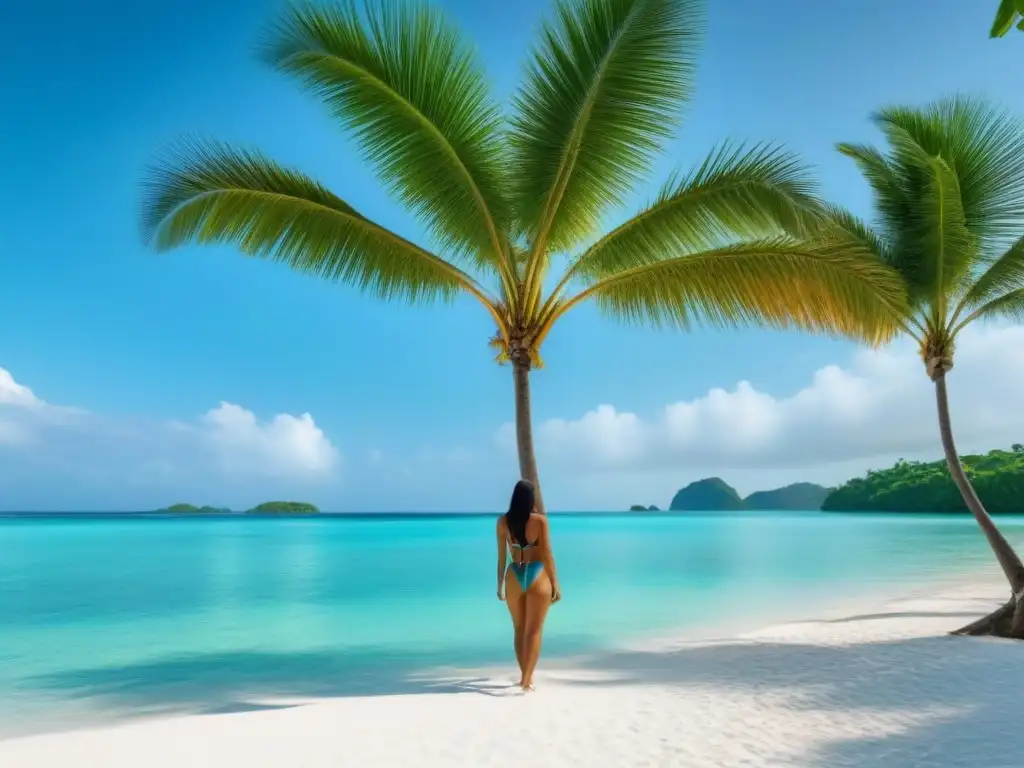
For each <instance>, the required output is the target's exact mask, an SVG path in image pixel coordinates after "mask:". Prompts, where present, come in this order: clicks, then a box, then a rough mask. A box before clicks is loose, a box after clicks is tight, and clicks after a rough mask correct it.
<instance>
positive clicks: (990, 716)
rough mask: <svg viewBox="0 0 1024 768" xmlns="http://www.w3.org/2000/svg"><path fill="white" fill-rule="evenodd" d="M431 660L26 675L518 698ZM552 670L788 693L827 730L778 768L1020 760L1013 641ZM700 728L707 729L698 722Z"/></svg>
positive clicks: (310, 693)
mask: <svg viewBox="0 0 1024 768" xmlns="http://www.w3.org/2000/svg"><path fill="white" fill-rule="evenodd" d="M969 602H970V605H968V604H967V602H963V603H961V604H960V605H959V606H955V605H951V606H950V610H949V611H948V612H947V611H940V612H936V611H930V612H924V613H919V614H915V613H914V612H912V611H907V610H893V611H891V612H889V613H877V614H870V615H864V616H850V617H847V618H844V619H842V620H841V622H837V621H836V620H826V621H819V622H809V623H810V624H817V625H821V626H823V627H824V626H836V625H837V624H838V623H842V624H844V625H848V624H851V623H855V622H885V621H890V620H897V619H905V618H911V617H915V618H922V619H930V620H936V621H938V622H940V623H942V624H946V623H948V624H949V625H950V626H953V625H955V624H956V622H957V620H958V619H960V618H961V611H962V609H964V608H971V609H974V608H976V607H977V604H980V603H982V602H990V601H981V600H974V601H969ZM984 607H985V606H981V607H980V608H978V610H983V609H984ZM431 663H432V659H430V658H429V657H428V656H427V655H425V654H424V655H420V656H417V655H414V654H404V655H402V656H400V657H399V656H396V657H394V658H389V659H387V660H386V661H381V659H380V657H379V655H377V656H371V653H370V652H369V651H367V652H360V653H348V654H342V653H333V652H306V653H259V652H241V653H237V652H232V653H224V654H205V655H196V656H189V657H178V658H169V659H162V660H157V661H153V662H148V663H144V664H137V665H130V666H122V667H101V668H91V669H80V670H74V671H68V672H62V673H60V674H56V675H52V676H48V677H43V678H35V679H32V680H30V681H26V682H27V683H29V684H30V685H31V686H32V687H34V688H36V689H37V690H40V691H43V692H48V693H51V694H54V695H56V696H59V697H62V698H76V699H78V700H88V701H89V703H90V704H93V703H96V704H97V705H98V706H102V707H103V708H104V709H105V710H107V711H110V712H111V713H114V714H116V715H120V716H122V717H129V716H139V715H155V714H172V713H173V714H218V713H225V712H242V711H251V710H256V709H266V708H279V707H289V706H296V705H298V704H301V703H305V702H308V701H312V700H316V699H324V698H335V697H345V696H386V695H398V694H423V693H433V694H437V693H442V694H453V693H462V694H465V693H473V694H478V695H486V696H503V695H514V694H515V693H517V690H516V686H514V685H513V683H512V681H511V674H507V675H489V674H488V673H486V672H484V673H480V674H471V673H466V672H462V673H459V672H457V671H453V670H451V669H448V670H444V669H438V668H436V667H434V668H431ZM549 669H550V670H551V673H552V675H553V676H555V677H557V678H558V680H559V681H560V684H562V685H567V686H570V687H589V688H593V689H598V688H606V689H607V688H616V687H624V686H632V687H635V686H640V687H644V686H652V687H660V688H665V687H668V688H670V689H678V690H679V692H680V693H682V694H684V695H685V692H686V690H687V689H690V690H699V689H706V688H708V687H715V688H725V689H727V690H730V691H734V692H740V693H743V694H746V695H750V696H755V697H756V696H772V697H779V696H782V697H783V698H784V699H785V701H786V702H787V704H786V706H788V707H789V708H790V709H791V710H792V711H794V712H795V713H796V714H797V715H801V716H806V718H807V720H806V722H807V723H808V724H809V725H808V726H807V727H815V728H819V729H820V730H819V732H818V733H817V734H816V735H817V736H819V737H820V738H819V739H818V743H817V746H814V747H812V748H811V751H809V752H806V753H803V754H800V755H798V756H796V757H795V758H794V762H792V763H785V762H782V763H778V764H779V765H785V764H793V765H799V766H801V767H802V768H819V767H820V768H825V767H826V766H827V767H828V768H835V767H836V766H872V767H876V768H906V766H916V767H918V768H927V767H929V766H936V767H938V766H943V768H959V767H960V766H963V767H964V768H967V767H968V766H970V767H972V768H973V766H977V765H980V764H984V765H986V766H989V767H990V768H1000V767H1001V768H1011V767H1013V768H1019V767H1020V765H1021V764H1022V762H1021V754H1022V753H1021V751H1020V746H1019V744H1018V743H1017V740H1016V739H1014V738H1013V734H1014V733H1015V730H1016V728H1017V719H1016V713H1017V711H1018V706H1019V692H1020V691H1021V690H1022V689H1024V656H1021V654H1020V649H1019V645H1017V644H1015V643H1013V642H1011V641H1004V640H998V639H988V638H985V639H979V638H961V637H950V636H928V637H912V638H906V639H895V640H887V641H874V642H859V643H847V644H838V643H837V644H827V643H826V644H809V643H802V642H790V641H783V640H780V639H773V638H772V637H770V636H769V637H766V638H764V639H759V640H735V639H733V640H720V641H700V642H696V641H695V642H689V643H685V644H683V645H681V646H677V647H676V648H675V649H672V650H659V651H649V652H641V651H616V652H602V653H595V654H592V655H589V656H586V657H582V658H577V659H575V660H574V661H573V663H572V665H566V664H564V663H560V662H558V661H554V660H553V661H552V662H551V663H550V665H549ZM719 715H721V713H719ZM719 715H716V714H715V713H714V712H706V713H703V714H702V715H701V716H702V717H704V716H706V717H707V718H708V726H707V727H713V728H715V729H718V728H720V727H721V723H722V722H727V723H728V725H727V730H730V731H732V732H733V735H735V737H736V738H756V737H757V735H758V734H759V733H760V734H762V735H765V736H766V737H767V736H769V735H771V734H769V733H768V731H769V730H770V728H771V725H770V723H768V722H767V721H766V720H764V719H763V716H764V712H762V711H760V710H759V709H758V708H757V707H754V708H752V709H750V710H749V711H748V710H746V709H744V710H732V715H731V716H730V717H728V718H724V719H720V717H719ZM851 718H852V719H854V720H856V721H858V722H869V723H871V724H873V725H874V726H878V727H876V728H874V732H873V733H870V734H869V735H867V736H865V730H867V731H869V732H870V731H872V728H868V729H863V728H862V729H859V730H858V729H857V728H854V729H853V730H846V729H844V727H843V725H842V723H843V722H847V721H849V720H850V719H851ZM814 723H817V725H814ZM694 728H697V729H700V728H704V726H702V725H701V724H700V723H694ZM722 736H723V738H730V737H731V736H730V734H729V733H726V734H723V735H722Z"/></svg>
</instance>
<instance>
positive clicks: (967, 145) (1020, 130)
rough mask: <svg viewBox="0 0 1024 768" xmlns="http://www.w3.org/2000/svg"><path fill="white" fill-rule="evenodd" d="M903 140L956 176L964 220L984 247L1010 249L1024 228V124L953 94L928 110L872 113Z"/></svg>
mask: <svg viewBox="0 0 1024 768" xmlns="http://www.w3.org/2000/svg"><path fill="white" fill-rule="evenodd" d="M873 119H874V121H875V123H876V124H877V125H878V127H879V128H880V129H881V130H882V132H883V133H884V134H885V135H886V136H887V138H889V140H890V142H892V143H898V142H900V141H901V140H902V139H901V137H902V136H906V137H909V139H910V140H912V141H913V143H914V144H916V145H917V146H918V147H920V148H921V150H922V151H923V152H924V153H925V154H927V155H929V156H931V157H941V158H942V159H943V161H944V162H945V163H946V164H947V165H949V167H950V168H951V169H952V171H953V174H954V175H955V176H956V178H957V181H958V184H959V187H960V196H961V201H962V207H963V211H964V220H965V222H966V224H967V227H968V229H969V230H970V231H971V232H972V233H973V234H974V235H975V236H976V237H978V238H980V244H981V247H982V250H986V249H988V248H990V247H998V248H999V249H1000V250H1001V249H1002V248H1005V247H1006V246H1007V245H1008V244H1009V242H1011V241H1012V240H1015V239H1016V238H1017V236H1018V235H1019V234H1020V232H1021V230H1022V229H1024V210H1022V208H1021V204H1020V201H1021V199H1022V198H1024V123H1022V122H1021V121H1020V120H1019V119H1017V118H1015V117H1013V116H1012V115H1010V114H1009V113H1008V112H1006V111H1005V110H1003V109H1000V108H998V107H996V106H994V105H992V104H990V103H989V102H987V101H985V100H984V99H981V98H978V97H973V96H962V95H960V96H954V97H952V98H947V99H942V100H940V101H936V102H934V103H932V104H928V105H926V106H925V107H923V108H918V107H889V108H886V109H882V110H879V111H878V112H876V113H875V115H874V116H873Z"/></svg>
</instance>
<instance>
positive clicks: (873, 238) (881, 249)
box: [821, 205, 898, 271]
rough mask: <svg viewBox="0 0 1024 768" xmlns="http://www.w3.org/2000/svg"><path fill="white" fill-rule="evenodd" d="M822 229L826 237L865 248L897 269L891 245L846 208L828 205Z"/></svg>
mask: <svg viewBox="0 0 1024 768" xmlns="http://www.w3.org/2000/svg"><path fill="white" fill-rule="evenodd" d="M821 229H822V231H823V232H824V233H825V234H826V237H828V236H832V237H835V238H837V239H843V240H846V241H847V242H848V243H851V244H853V245H856V246H858V247H860V248H863V249H864V250H865V251H866V252H867V253H870V254H871V255H873V256H874V257H875V258H876V259H878V260H879V261H881V262H882V263H883V264H888V265H889V266H891V267H893V268H896V267H897V265H898V258H897V256H896V254H895V253H894V251H893V249H892V247H891V246H890V244H889V243H888V242H886V241H885V239H884V238H883V237H882V236H881V235H879V234H878V233H877V232H875V231H874V230H873V229H871V227H870V226H868V224H867V222H865V221H864V220H863V219H859V218H857V217H856V216H854V215H853V214H852V213H850V212H849V211H847V210H846V209H844V208H840V207H838V206H835V205H826V206H825V216H824V219H823V221H822V222H821ZM897 271H898V270H897Z"/></svg>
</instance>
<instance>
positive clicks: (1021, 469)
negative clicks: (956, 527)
mask: <svg viewBox="0 0 1024 768" xmlns="http://www.w3.org/2000/svg"><path fill="white" fill-rule="evenodd" d="M960 462H961V463H962V464H963V467H964V471H965V472H966V473H967V476H968V477H969V478H970V480H971V483H972V485H973V486H974V488H975V490H976V491H977V492H978V496H979V497H980V498H981V500H982V501H983V502H984V504H985V507H986V509H988V511H989V512H1000V513H1007V512H1008V513H1021V512H1024V446H1021V445H1019V444H1017V445H1014V446H1013V448H1012V449H1011V450H1009V451H1004V450H995V451H989V452H988V453H985V454H980V455H971V456H961V457H960ZM821 508H822V509H823V510H827V511H838V512H856V511H875V512H966V511H967V506H966V504H964V500H963V496H961V495H960V491H959V489H958V488H957V487H956V483H954V482H953V478H952V476H951V475H950V474H949V466H948V464H947V463H946V461H945V460H943V461H932V462H921V461H904V460H903V459H900V460H899V461H897V462H896V464H894V465H893V466H892V467H889V468H888V469H881V470H873V471H871V472H868V473H867V475H866V476H864V477H858V478H854V479H852V480H849V481H847V482H846V483H844V484H843V485H841V486H839V487H838V488H834V489H832V491H831V492H830V493H829V495H828V496H827V497H826V498H825V502H824V503H823V504H822V506H821Z"/></svg>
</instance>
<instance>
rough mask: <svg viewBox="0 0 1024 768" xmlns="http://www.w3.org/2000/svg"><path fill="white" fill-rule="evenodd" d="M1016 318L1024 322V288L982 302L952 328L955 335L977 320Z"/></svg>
mask: <svg viewBox="0 0 1024 768" xmlns="http://www.w3.org/2000/svg"><path fill="white" fill-rule="evenodd" d="M1001 319H1006V320H1015V321H1017V322H1024V288H1017V289H1015V290H1012V291H1010V292H1008V293H1004V294H1003V295H1002V296H999V297H997V298H995V299H992V300H991V301H989V302H987V303H985V304H982V305H981V306H980V307H978V308H977V309H975V310H974V311H973V312H971V314H969V315H968V316H967V317H965V318H964V319H963V320H961V321H960V322H959V323H958V324H957V325H956V326H955V327H954V328H953V330H952V334H951V335H953V336H955V335H956V334H958V333H959V332H960V331H962V330H963V329H964V328H965V327H967V326H968V325H970V324H971V323H973V322H974V321H975V320H1001Z"/></svg>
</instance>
